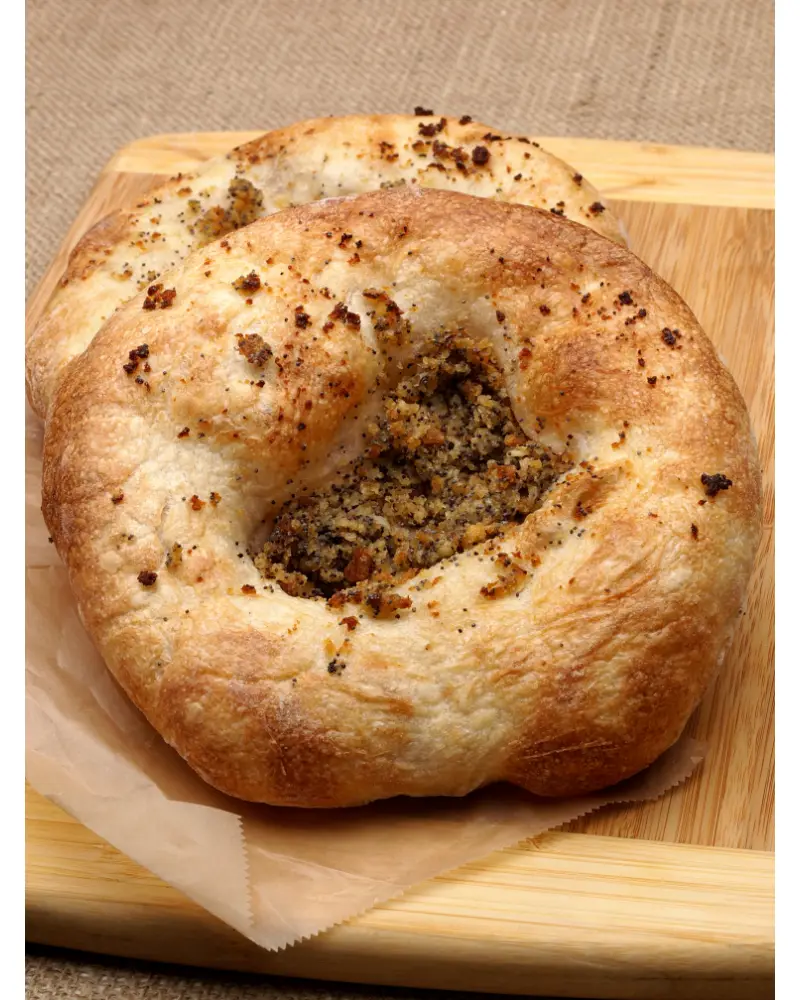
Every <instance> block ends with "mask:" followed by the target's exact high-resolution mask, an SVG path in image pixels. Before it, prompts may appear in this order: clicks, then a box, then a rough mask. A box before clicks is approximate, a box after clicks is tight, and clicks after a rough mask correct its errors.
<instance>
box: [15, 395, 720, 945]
mask: <svg viewBox="0 0 800 1000" xmlns="http://www.w3.org/2000/svg"><path fill="white" fill-rule="evenodd" d="M41 437H42V432H41V425H40V423H39V422H38V421H37V419H36V418H35V417H34V416H33V415H32V414H31V413H30V412H29V413H28V414H27V418H26V438H27V446H26V490H27V492H26V529H27V605H26V607H27V699H26V702H27V738H26V743H27V776H28V780H29V781H30V783H31V784H32V785H33V787H34V788H36V789H37V791H39V792H41V793H42V794H43V795H46V796H47V797H48V798H50V799H52V800H53V801H54V802H57V803H58V804H59V805H60V806H62V807H63V808H64V809H66V810H67V811H68V812H70V813H71V814H72V815H73V816H75V817H76V818H77V819H79V820H80V821H81V822H82V823H84V824H85V825H86V826H88V827H89V828H90V829H92V830H94V831H95V832H96V833H98V834H99V835H100V836H101V837H104V838H105V839H106V840H107V841H109V842H110V843H112V844H113V845H114V846H115V847H117V848H119V850H120V851H123V852H124V853H125V854H127V855H128V856H129V857H131V858H133V859H135V860H136V861H138V862H139V863H140V864H142V865H144V866H145V867H146V868H149V869H150V870H151V871H152V872H154V873H155V874H156V875H158V876H159V877H160V878H162V879H163V880H164V881H166V882H169V883H170V884H171V885H173V886H175V887H176V888H177V889H179V890H180V891H181V892H183V893H185V894H186V895H187V896H189V897H191V898H192V899H193V900H195V901H196V902H197V903H199V904H200V905H201V906H204V907H205V908H206V909H207V910H209V911H210V912H211V913H213V914H214V915H215V916H217V917H219V918H220V919H222V920H224V921H226V922H227V923H228V924H230V925H231V926H233V927H235V928H236V929H237V930H238V931H240V932H241V933H242V934H244V935H246V936H247V937H248V938H250V939H251V940H252V941H254V942H256V943H257V944H259V945H261V946H263V947H265V948H270V949H275V948H281V947H284V946H286V945H288V944H292V943H293V942H295V941H298V940H300V939H301V938H305V937H308V936H310V935H313V934H316V933H318V932H320V931H322V930H325V929H327V928H329V927H332V926H333V925H334V924H336V923H339V922H340V921H342V920H345V919H347V918H348V917H352V916H355V915H356V914H358V913H361V912H363V911H364V910H367V909H369V908H370V907H371V906H373V905H375V904H376V903H379V902H381V901H383V900H386V899H389V898H391V897H392V896H397V895H399V894H401V893H402V892H404V891H405V890H406V889H408V888H410V887H411V886H412V885H415V884H416V883H419V882H422V881H424V880H425V879H428V878H431V877H432V876H434V875H437V874H440V873H441V872H444V871H447V870H450V869H453V868H456V867H458V866H459V865H462V864H464V863H466V862H468V861H471V860H475V859H476V858H479V857H482V856H484V855H487V854H489V853H491V852H492V851H494V850H497V849H499V848H502V847H507V846H510V845H513V844H517V843H519V842H520V841H521V840H524V839H525V838H527V837H533V836H535V835H537V834H539V833H542V832H543V831H545V830H547V829H550V828H553V827H556V826H560V825H561V824H562V823H565V822H567V821H568V820H571V819H574V818H575V817H577V816H580V815H581V814H583V813H586V812H589V811H591V810H593V809H598V808H600V807H601V806H603V805H606V804H607V803H610V802H622V801H637V800H643V799H652V798H656V797H658V796H659V795H661V794H663V793H664V792H665V791H666V790H667V789H668V788H670V787H672V786H673V785H676V784H678V783H679V782H681V781H683V780H684V779H685V778H686V777H687V776H688V775H689V774H690V773H691V772H692V770H693V769H694V767H695V766H696V765H697V763H698V762H699V761H700V759H701V758H702V749H701V747H700V745H699V744H697V743H696V742H695V741H693V740H690V739H688V738H686V737H684V738H683V739H681V740H680V741H679V743H678V744H676V745H675V746H674V747H673V748H672V749H671V750H670V751H669V752H668V753H667V754H665V755H664V756H663V757H662V758H661V759H660V760H659V761H657V762H656V763H655V764H654V765H653V766H652V767H650V768H649V769H648V770H647V771H645V772H643V774H641V775H639V776H637V777H636V778H634V779H631V780H630V781H628V782H625V783H624V784H623V785H618V786H616V787H615V788H614V789H611V790H607V791H606V792H605V793H604V794H597V795H590V796H586V797H584V798H580V799H571V800H569V801H559V802H552V801H549V800H542V799H536V798H534V797H532V796H530V795H527V794H526V793H525V792H522V791H520V790H518V789H515V788H511V787H507V786H499V787H495V788H488V789H484V790H482V791H479V792H476V793H474V794H472V795H469V796H467V797H465V798H461V799H425V800H416V799H396V800H392V801H389V802H382V803H376V804H373V805H369V806H363V807H360V808H357V809H347V810H340V811H333V810H330V811H325V812H320V811H318V810H313V811H304V810H301V809H280V808H274V807H268V806H254V805H250V804H246V803H242V802H238V801H237V800H235V799H230V798H228V797H226V796H224V795H222V794H220V793H218V792H216V791H215V790H214V789H212V788H209V787H208V786H207V785H205V784H204V783H203V782H202V781H201V780H200V778H198V777H197V776H196V775H195V774H194V772H193V771H192V770H191V769H190V768H189V767H188V766H187V765H186V764H185V763H184V762H183V760H182V759H181V758H180V757H179V756H178V755H177V754H176V753H175V752H174V751H173V750H172V749H171V748H170V747H168V746H167V745H166V744H165V743H164V742H163V741H162V740H161V738H160V737H159V736H158V734H157V733H156V732H155V731H154V730H153V729H151V727H150V726H149V724H148V723H147V722H146V721H145V719H144V717H143V716H142V715H140V713H139V712H138V710H137V709H136V708H134V706H133V705H132V704H131V703H130V702H129V701H128V699H127V697H126V696H125V695H124V693H123V692H122V691H121V689H120V688H119V687H118V686H117V684H116V682H115V681H114V680H113V678H112V677H111V675H110V674H109V673H108V671H107V670H106V669H105V667H104V665H103V661H102V660H101V658H100V656H99V655H98V653H97V651H96V650H95V648H94V646H93V645H92V642H91V640H90V639H89V637H88V636H87V635H86V633H85V632H84V630H83V627H82V625H81V623H80V620H79V618H78V615H77V612H76V610H75V606H74V603H73V601H72V597H71V595H70V590H69V586H68V584H67V577H66V572H65V570H64V569H63V567H62V566H61V564H60V562H59V559H58V557H57V555H56V553H55V549H54V547H53V546H52V545H50V544H48V541H47V529H46V528H45V526H44V522H43V520H42V516H41V512H40V509H39V508H40V482H41Z"/></svg>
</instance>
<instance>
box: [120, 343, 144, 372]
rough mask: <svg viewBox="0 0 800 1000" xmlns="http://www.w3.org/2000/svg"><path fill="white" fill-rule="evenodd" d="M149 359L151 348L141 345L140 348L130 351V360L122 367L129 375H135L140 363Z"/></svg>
mask: <svg viewBox="0 0 800 1000" xmlns="http://www.w3.org/2000/svg"><path fill="white" fill-rule="evenodd" d="M149 357H150V348H149V347H148V346H147V344H140V345H139V346H138V347H134V349H133V350H132V351H128V360H127V362H126V363H125V364H124V365H123V366H122V367H123V369H124V370H125V371H126V372H127V373H128V375H133V373H134V372H135V371H136V369H137V368H138V367H139V362H140V361H143V360H144V359H145V358H149Z"/></svg>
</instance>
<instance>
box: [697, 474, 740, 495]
mask: <svg viewBox="0 0 800 1000" xmlns="http://www.w3.org/2000/svg"><path fill="white" fill-rule="evenodd" d="M700 482H701V483H702V484H703V486H705V488H706V496H707V497H715V496H716V495H717V493H719V492H720V490H727V489H730V487H731V486H733V481H732V480H730V479H728V477H727V476H725V475H723V474H722V473H721V472H715V473H714V474H713V475H709V474H708V473H707V472H704V473H703V474H702V476H700Z"/></svg>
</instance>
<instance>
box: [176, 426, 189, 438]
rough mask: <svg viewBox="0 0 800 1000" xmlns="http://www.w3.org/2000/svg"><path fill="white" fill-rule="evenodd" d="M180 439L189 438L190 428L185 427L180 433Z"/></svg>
mask: <svg viewBox="0 0 800 1000" xmlns="http://www.w3.org/2000/svg"><path fill="white" fill-rule="evenodd" d="M178 437H179V438H185V437H189V428H188V427H184V428H183V430H182V431H178Z"/></svg>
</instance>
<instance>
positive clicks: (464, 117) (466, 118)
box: [458, 115, 472, 125]
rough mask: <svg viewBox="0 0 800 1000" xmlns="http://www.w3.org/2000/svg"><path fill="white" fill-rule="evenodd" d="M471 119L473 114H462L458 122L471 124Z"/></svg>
mask: <svg viewBox="0 0 800 1000" xmlns="http://www.w3.org/2000/svg"><path fill="white" fill-rule="evenodd" d="M471 121H472V115H462V116H461V117H460V118H459V119H458V124H459V125H469V123H470V122H471Z"/></svg>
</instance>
